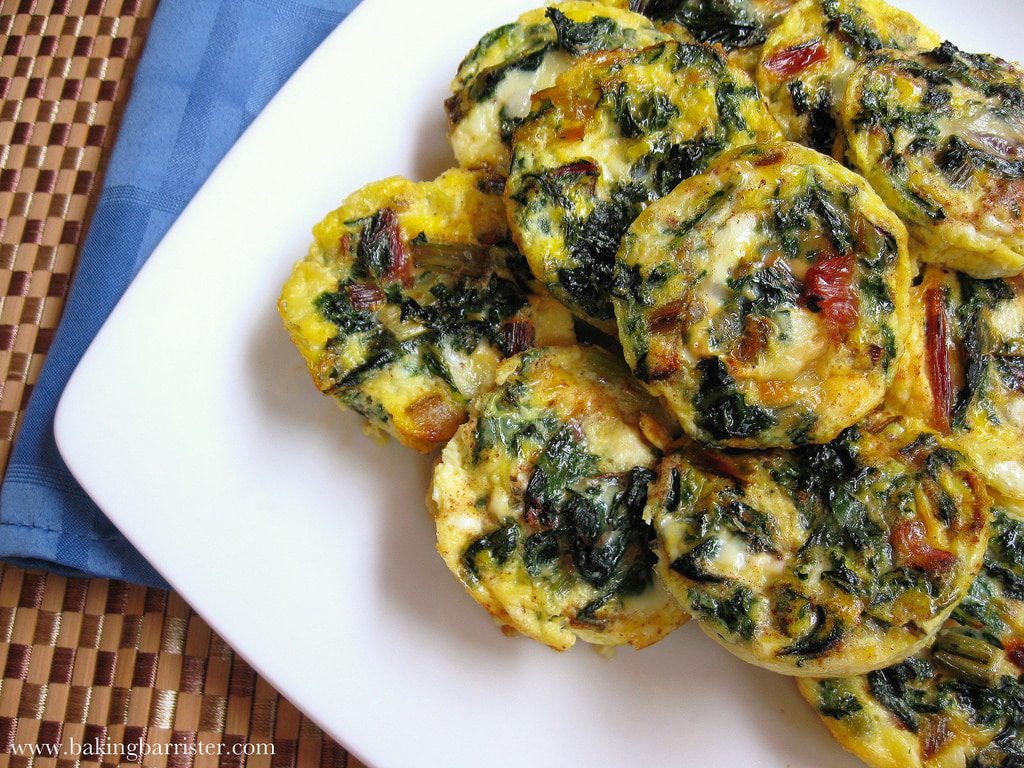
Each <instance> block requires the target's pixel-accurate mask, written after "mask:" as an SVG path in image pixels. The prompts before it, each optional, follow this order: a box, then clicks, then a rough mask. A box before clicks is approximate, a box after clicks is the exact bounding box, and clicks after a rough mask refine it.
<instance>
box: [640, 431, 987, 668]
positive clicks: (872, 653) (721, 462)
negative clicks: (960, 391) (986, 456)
mask: <svg viewBox="0 0 1024 768" xmlns="http://www.w3.org/2000/svg"><path fill="white" fill-rule="evenodd" d="M648 514H649V515H650V516H651V518H652V520H653V522H654V527H655V529H656V530H657V533H658V541H659V544H660V547H661V558H660V561H659V562H660V563H661V568H662V572H663V573H664V575H665V580H666V583H667V584H668V586H669V588H670V589H671V590H672V592H673V594H675V595H676V596H677V598H678V599H679V600H680V601H682V602H683V604H684V605H685V606H687V608H688V610H689V611H690V612H691V613H692V614H693V615H694V617H695V618H696V619H697V620H698V621H699V622H700V624H701V627H702V628H703V629H704V630H705V631H706V632H707V633H708V634H709V635H710V636H711V637H713V638H714V639H716V640H717V641H718V642H720V643H721V644H722V645H723V646H725V647H726V648H727V649H728V650H730V651H732V652H733V653H734V654H736V655H737V656H739V657H740V658H742V659H744V660H745V661H748V662H751V663H753V664H757V665H759V666H763V667H766V668H768V669H771V670H773V671H776V672H781V673H782V674H788V675H798V676H803V675H814V676H819V677H823V676H838V675H851V674H860V673H864V672H868V671H870V670H873V669H879V668H881V667H885V666H888V665H890V664H893V663H895V662H897V661H900V660H902V659H904V658H906V657H907V656H909V655H911V654H913V653H915V652H916V651H917V650H918V649H920V648H921V647H922V646H923V645H924V644H925V643H927V642H928V640H929V637H930V636H931V635H933V634H934V633H935V632H936V631H937V630H938V629H939V627H940V626H941V625H942V623H943V622H944V621H945V620H946V618H947V617H948V616H949V614H950V612H951V611H952V610H953V609H954V607H955V606H956V604H957V603H958V602H959V601H960V600H961V599H962V598H963V597H964V596H965V595H966V594H967V591H968V589H969V588H970V586H971V583H972V582H973V580H974V577H975V576H976V575H977V573H978V570H979V569H980V567H981V564H982V557H983V555H984V553H985V547H986V543H987V540H988V522H989V498H988V495H987V493H986V491H985V486H984V482H983V481H982V480H981V479H980V478H979V477H978V476H977V475H976V474H975V473H974V470H973V468H972V466H971V464H970V462H969V461H968V460H967V459H966V458H965V457H964V456H963V455H962V454H960V453H959V452H957V451H956V450H954V449H953V448H951V447H950V446H949V445H948V444H947V443H944V442H943V440H942V439H941V438H940V437H939V436H938V435H936V434H935V433H932V432H930V431H928V430H927V429H925V428H924V427H923V426H922V425H919V424H918V423H915V422H914V421H913V420H910V419H906V418H903V417H899V416H894V415H891V414H887V413H885V412H883V411H877V412H875V413H874V414H872V415H871V416H869V417H868V418H867V419H865V420H864V421H863V422H861V423H860V424H859V425H857V426H855V427H851V428H850V429H848V430H846V431H844V432H843V433H842V434H841V435H840V436H839V437H838V438H836V439H835V440H834V441H832V442H831V443H827V444H825V445H813V446H806V447H804V448H800V449H797V450H795V451H789V452H784V451H770V452H760V453H746V454H730V453H723V452H720V451H716V450H714V449H706V448H700V447H698V446H684V447H683V448H681V449H680V450H679V451H678V452H676V453H674V454H671V455H669V456H668V457H666V458H665V459H664V460H663V461H662V462H661V464H660V465H659V468H658V477H657V480H656V481H655V483H654V484H653V486H652V489H651V492H650V496H649V511H648Z"/></svg>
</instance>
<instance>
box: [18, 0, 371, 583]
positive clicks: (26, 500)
mask: <svg viewBox="0 0 1024 768" xmlns="http://www.w3.org/2000/svg"><path fill="white" fill-rule="evenodd" d="M358 2H359V0H203V2H195V0H162V2H161V3H160V6H159V9H158V10H157V14H156V17H155V18H154V19H153V24H152V27H151V28H150V32H149V36H148V40H147V42H146V48H145V52H144V54H143V56H142V59H141V61H140V63H139V66H138V70H137V72H136V75H135V81H134V85H133V87H132V95H131V100H130V102H129V104H128V108H127V110H126V112H125V115H124V118H123V120H122V123H121V129H120V133H119V135H118V139H117V144H116V146H115V148H114V151H113V154H112V155H111V158H110V162H109V164H108V166H107V172H106V178H105V181H104V184H103V190H102V193H101V195H100V199H99V203H98V205H97V207H96V209H95V213H94V214H93V218H92V223H91V225H90V227H89V235H88V237H87V239H86V242H85V246H84V248H83V249H82V253H81V256H80V257H79V261H78V266H77V272H76V275H75V280H74V284H73V285H72V288H71V292H70V295H69V296H68V300H67V304H66V306H65V309H64V316H63V319H62V321H61V324H60V327H59V328H58V330H57V333H56V336H55V338H54V341H53V345H52V346H51V348H50V353H49V356H48V358H47V361H46V364H45V366H44V368H43V370H42V372H41V375H40V377H39V381H38V383H37V384H36V386H35V389H34V391H33V393H32V399H31V401H30V402H29V405H28V409H27V411H26V412H25V415H24V420H23V422H22V425H21V432H20V434H19V437H18V440H17V442H16V443H15V445H14V451H13V453H12V455H11V461H10V465H9V466H8V469H7V474H6V478H5V480H4V484H3V488H2V490H0V560H7V561H9V562H12V563H16V564H19V565H24V566H30V567H42V568H46V569H49V570H52V571H56V572H58V573H65V574H73V575H90V576H106V577H110V578H117V579H124V580H126V581H134V582H138V583H142V584H147V585H151V586H166V584H165V582H164V580H163V579H162V578H161V577H160V575H159V574H158V573H157V572H156V571H155V570H154V569H153V567H152V566H151V565H149V563H147V562H146V561H145V560H144V559H143V558H142V556H141V555H140V554H139V553H138V552H137V551H136V550H135V549H134V548H133V547H132V546H131V544H129V543H128V542H127V541H126V540H125V538H124V537H123V536H122V535H121V534H120V533H119V532H118V531H117V529H116V528H114V526H113V525H111V523H110V521H109V520H107V518H106V517H104V516H103V513H102V512H101V511H100V510H99V509H98V508H97V507H96V505H95V504H94V503H93V502H92V501H91V500H90V499H89V498H88V496H86V495H85V493H84V492H83V491H82V489H81V487H80V486H79V485H78V483H76V482H75V480H74V478H73V477H72V476H71V474H70V473H69V472H68V470H67V467H66V466H65V465H64V462H63V461H62V460H61V458H60V455H59V454H58V453H57V447H56V444H55V443H54V437H53V416H54V411H55V409H56V407H57V401H58V400H59V399H60V395H61V393H62V392H63V391H64V387H65V385H66V384H67V381H68V378H69V377H70V376H71V373H72V371H74V369H75V366H76V365H77V364H78V361H79V360H80V359H81V357H82V355H83V354H84V353H85V350H86V348H87V347H88V346H89V343H90V342H91V341H92V339H93V337H94V336H95V335H96V333H97V331H99V329H100V326H101V325H102V324H103V321H104V320H105V319H106V318H107V316H108V315H109V314H110V312H111V310H113V308H114V305H115V304H116V303H117V301H118V299H119V298H120V297H121V295H122V294H123V293H124V291H125V289H126V288H127V287H128V284H129V283H130V282H131V280H132V278H133V277H134V276H135V274H136V273H137V272H138V270H139V268H140V267H141V266H142V265H143V263H144V262H145V261H146V259H147V258H148V257H149V254H150V253H152V251H153V249H154V248H155V247H156V245H157V243H159V242H160V239H161V238H162V237H163V235H164V233H165V232H166V231H167V229H168V228H169V227H170V226H171V224H172V223H173V222H174V220H175V219H176V218H177V216H178V214H179V213H181V211H182V209H183V208H184V207H185V204H186V203H187V202H188V201H189V199H190V198H191V197H192V196H193V195H194V194H195V192H196V190H198V189H199V187H200V185H201V184H202V183H203V181H205V180H206V177H207V176H208V175H209V174H210V172H211V171H212V170H213V168H214V166H216V165H217V163H218V161H219V160H220V159H221V157H223V155H224V153H225V152H226V151H227V150H228V149H229V148H230V147H231V145H232V144H233V143H234V142H235V140H236V139H237V138H238V136H239V135H240V134H241V133H242V131H243V130H245V128H246V126H247V125H249V123H250V122H251V121H252V119H253V118H254V117H255V116H256V115H257V114H258V113H259V111H260V110H261V109H262V108H263V106H264V105H265V104H266V103H267V101H269V100H270V97H271V96H273V95H274V93H276V92H277V90H278V88H280V87H281V85H283V84H284V82H285V81H286V80H287V79H288V76H289V75H291V73H292V72H293V71H295V69H296V68H298V66H299V65H300V64H301V63H302V62H303V61H304V60H305V58H306V57H307V56H308V55H309V54H310V53H311V52H312V51H313V49H314V48H316V46H317V45H318V44H319V43H320V41H321V40H323V39H324V38H325V37H326V36H327V35H328V34H329V33H330V32H331V30H333V29H334V28H335V26H337V24H338V23H339V22H340V21H341V20H342V19H343V18H345V16H346V15H347V14H348V12H349V11H350V10H352V8H353V7H355V5H356V4H357V3H358ZM96 440H97V442H99V441H101V440H103V435H97V436H96Z"/></svg>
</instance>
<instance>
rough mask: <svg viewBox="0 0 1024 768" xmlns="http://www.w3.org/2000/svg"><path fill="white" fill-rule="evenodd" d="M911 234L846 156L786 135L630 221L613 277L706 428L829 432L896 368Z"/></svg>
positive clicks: (674, 392)
mask: <svg viewBox="0 0 1024 768" xmlns="http://www.w3.org/2000/svg"><path fill="white" fill-rule="evenodd" d="M906 239H907V238H906V230H905V229H904V227H903V225H902V224H901V223H900V221H899V219H898V218H896V216H894V215H893V214H892V213H891V212H890V211H889V210H888V209H887V208H886V207H885V206H884V205H883V204H882V201H881V200H879V199H878V196H877V195H875V194H874V193H873V192H872V191H871V190H870V188H869V187H868V186H867V184H865V183H864V181H863V180H862V179H860V178H859V177H857V176H856V175H855V174H853V173H851V172H850V171H848V170H847V169H845V168H843V167H842V166H840V165H839V164H838V163H836V162H835V161H834V160H831V159H829V158H827V157H825V156H824V155H820V154H818V153H817V152H815V151H813V150H811V149H807V148H805V147H801V146H798V145H796V144H788V143H775V144H762V145H758V146H752V147H745V148H741V149H738V150H736V151H734V152H733V153H731V154H729V155H727V156H726V157H723V158H722V159H721V160H720V161H718V162H716V163H715V164H714V165H713V166H712V167H711V168H710V169H709V170H708V171H707V172H706V173H705V174H703V175H701V176H696V177H694V178H692V179H689V180H687V181H685V182H683V183H682V184H680V185H679V186H678V187H677V188H676V189H675V191H673V192H672V193H671V194H669V195H667V196H666V197H663V198H662V199H661V200H659V201H658V202H656V203H654V204H653V205H651V206H650V207H649V208H647V210H645V211H644V212H643V213H642V214H641V215H640V217H639V218H638V219H637V220H636V221H635V222H634V223H633V225H632V226H631V227H630V229H629V231H628V232H627V233H626V236H625V238H624V239H623V244H622V249H621V250H620V251H619V255H618V259H617V263H616V267H615V280H614V285H615V296H616V298H615V311H616V315H617V317H618V323H619V340H620V341H621V342H622V346H623V350H624V351H625V355H626V359H627V361H628V362H629V364H630V366H631V367H632V368H633V370H634V372H635V373H636V375H637V376H638V377H639V378H640V379H641V380H642V381H644V382H646V383H647V384H648V385H649V387H650V388H651V390H652V391H655V392H657V393H658V394H659V395H661V396H663V397H664V398H665V399H666V401H667V402H668V404H669V406H670V407H671V409H672V410H673V412H674V413H675V415H676V416H677V417H678V418H679V420H680V422H681V423H682V425H683V428H684V429H685V430H686V432H687V433H688V434H689V435H690V436H691V437H693V438H695V439H697V440H700V441H703V442H709V443H716V444H718V445H723V446H731V447H734V448H766V447H791V446H795V445H801V444H804V443H822V442H827V441H828V440H831V439H832V438H834V437H835V436H836V435H838V434H839V432H840V431H842V430H843V429H845V428H846V427H848V426H850V425H851V424H854V423H855V422H857V421H858V420H859V419H861V418H862V417H863V416H865V415H866V414H867V413H868V412H869V411H871V410H872V409H874V408H875V407H876V406H877V405H878V404H879V403H880V402H881V400H882V398H883V397H884V395H885V391H886V389H887V387H888V385H889V383H890V382H891V381H892V378H893V374H894V372H895V368H896V359H897V356H898V354H899V352H900V349H901V347H902V337H903V335H904V324H905V310H906V293H907V290H908V288H909V278H910V267H909V257H908V255H907V245H906Z"/></svg>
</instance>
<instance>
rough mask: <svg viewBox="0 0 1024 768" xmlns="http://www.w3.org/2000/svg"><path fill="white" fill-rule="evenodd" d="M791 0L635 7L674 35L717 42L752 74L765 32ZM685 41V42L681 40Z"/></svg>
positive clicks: (642, 0) (667, 1)
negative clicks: (683, 33)
mask: <svg viewBox="0 0 1024 768" xmlns="http://www.w3.org/2000/svg"><path fill="white" fill-rule="evenodd" d="M793 2H794V0H639V2H637V3H636V5H637V10H638V11H640V12H641V13H642V14H644V15H645V16H647V17H649V18H651V19H653V20H654V21H656V22H657V23H658V25H659V28H661V29H664V30H665V31H668V32H670V34H672V36H673V37H675V38H676V39H679V38H678V37H677V34H678V33H677V32H676V30H684V32H685V33H688V36H692V37H693V38H694V39H695V40H696V41H698V42H701V43H707V44H709V45H720V46H722V49H723V50H724V51H725V52H726V56H728V58H729V63H730V64H734V65H736V66H738V67H740V68H741V69H743V70H744V71H745V72H747V73H748V74H750V75H753V74H754V72H755V69H756V67H757V62H758V61H759V60H760V58H761V46H762V45H763V44H764V41H765V40H766V39H767V37H768V33H769V32H770V31H771V30H772V29H774V28H775V27H776V26H777V25H778V24H779V22H781V21H782V18H783V16H784V15H785V13H786V11H788V10H789V8H790V7H791V6H792V5H793ZM684 42H685V41H684Z"/></svg>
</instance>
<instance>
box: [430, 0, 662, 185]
mask: <svg viewBox="0 0 1024 768" xmlns="http://www.w3.org/2000/svg"><path fill="white" fill-rule="evenodd" d="M667 39H668V36H667V35H665V34H662V33H661V32H659V31H658V30H656V29H655V28H654V25H653V24H652V23H651V22H650V21H648V20H647V19H645V18H644V17H643V16H640V15H639V14H635V13H631V12H630V11H628V10H624V9H620V8H614V7H611V6H609V5H603V4H600V3H594V2H585V1H584V0H570V2H562V3H554V4H552V5H549V6H547V7H544V8H537V9H535V10H532V11H527V12H526V13H524V14H523V15H522V16H520V17H519V19H518V20H516V21H514V22H512V23H511V24H506V25H504V26H501V27H498V28H497V29H494V30H491V31H490V32H488V33H487V34H486V35H484V36H483V37H482V38H481V39H480V42H478V43H477V44H476V46H475V47H474V48H473V50H471V51H470V52H469V53H468V54H467V55H466V58H465V59H463V61H462V63H461V64H460V65H459V71H458V72H457V73H456V75H455V80H454V81H453V82H452V95H451V97H450V98H449V99H448V100H447V101H446V102H445V109H446V110H447V113H448V137H449V140H450V141H451V145H452V149H453V150H454V151H455V158H456V160H458V162H459V165H461V166H463V167H465V168H489V169H491V170H494V171H497V172H499V173H502V174H506V173H508V163H509V142H510V140H511V137H512V133H513V132H514V131H515V129H516V128H517V127H518V126H519V124H520V123H521V122H522V121H523V119H524V118H525V117H526V116H527V115H528V114H529V112H530V99H531V97H532V96H533V94H534V93H536V92H537V91H542V90H544V89H545V88H548V87H550V86H551V85H553V84H554V82H555V78H556V77H557V76H558V74H559V73H560V72H563V71H564V70H565V69H567V68H568V67H569V65H570V64H572V62H573V61H575V60H576V59H577V58H579V57H581V56H586V55H587V54H590V53H594V52H595V51H603V50H609V49H614V48H644V47H646V46H648V45H653V44H654V43H657V42H659V41H662V40H667Z"/></svg>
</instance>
